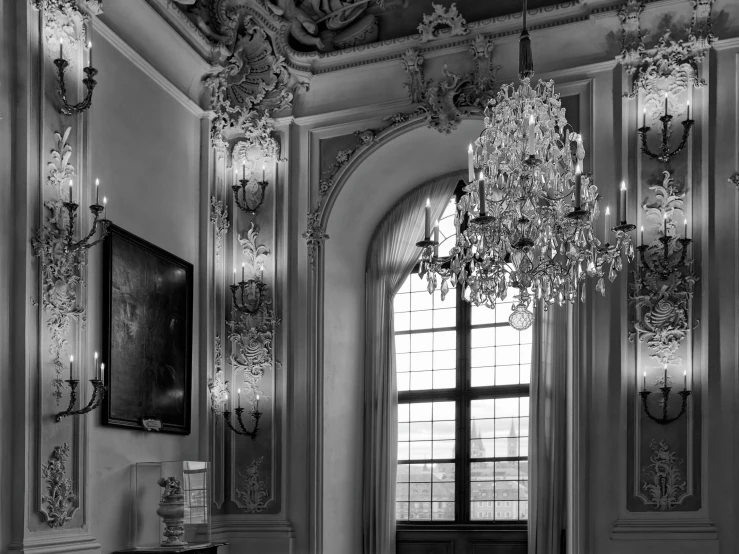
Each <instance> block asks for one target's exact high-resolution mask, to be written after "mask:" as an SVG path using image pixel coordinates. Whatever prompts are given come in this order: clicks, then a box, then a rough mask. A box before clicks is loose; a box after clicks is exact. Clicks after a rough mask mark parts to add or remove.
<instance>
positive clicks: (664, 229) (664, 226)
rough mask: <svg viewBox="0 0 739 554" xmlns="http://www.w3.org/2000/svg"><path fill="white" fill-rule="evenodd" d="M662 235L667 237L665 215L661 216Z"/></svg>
mask: <svg viewBox="0 0 739 554" xmlns="http://www.w3.org/2000/svg"><path fill="white" fill-rule="evenodd" d="M662 234H663V235H664V236H665V237H666V236H667V213H664V214H662Z"/></svg>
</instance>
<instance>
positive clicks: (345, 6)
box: [174, 0, 562, 52]
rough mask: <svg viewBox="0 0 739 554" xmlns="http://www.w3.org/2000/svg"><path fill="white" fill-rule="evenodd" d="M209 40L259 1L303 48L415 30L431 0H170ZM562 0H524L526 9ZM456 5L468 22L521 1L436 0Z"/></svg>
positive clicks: (227, 35)
mask: <svg viewBox="0 0 739 554" xmlns="http://www.w3.org/2000/svg"><path fill="white" fill-rule="evenodd" d="M174 2H176V3H177V4H179V6H180V8H181V9H182V10H183V11H184V12H185V13H186V14H187V16H188V18H190V19H191V20H192V21H193V23H195V25H197V26H198V28H199V29H200V30H201V31H202V32H203V33H204V34H205V35H206V36H208V37H209V38H210V39H211V40H213V41H216V42H220V43H223V44H226V45H229V44H233V42H234V38H233V37H234V36H235V32H234V30H235V29H236V28H238V27H239V24H240V22H241V21H242V20H243V17H244V8H246V7H249V6H250V5H251V6H254V7H256V6H259V7H261V8H263V9H267V10H268V11H269V12H271V13H272V14H273V15H275V16H277V17H279V18H282V19H284V20H287V21H288V22H289V23H290V38H289V42H290V46H291V47H292V48H293V49H295V50H297V51H303V52H331V51H334V50H343V49H346V48H352V47H355V46H361V45H365V44H370V43H373V42H378V41H385V40H391V39H396V38H400V37H405V36H410V35H413V34H416V33H417V32H418V31H417V28H418V25H419V24H420V23H421V21H422V20H423V16H424V14H430V13H432V12H433V11H434V8H433V7H432V3H434V2H432V0H174ZM561 2H562V0H529V9H530V10H533V9H538V8H542V7H546V6H554V5H557V4H559V3H561ZM435 3H436V4H440V5H442V6H444V7H445V8H450V7H451V6H452V5H453V4H456V7H457V9H458V10H459V13H460V14H461V15H462V17H463V18H464V19H465V20H466V21H467V23H472V22H475V21H480V20H484V19H490V18H493V17H499V16H505V15H509V14H512V13H516V12H519V11H520V10H521V6H522V0H458V1H457V2H452V1H451V0H438V1H437V2H435Z"/></svg>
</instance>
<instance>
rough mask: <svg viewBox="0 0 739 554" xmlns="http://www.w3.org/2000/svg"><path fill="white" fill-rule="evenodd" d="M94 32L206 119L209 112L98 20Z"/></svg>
mask: <svg viewBox="0 0 739 554" xmlns="http://www.w3.org/2000/svg"><path fill="white" fill-rule="evenodd" d="M95 31H96V32H97V33H99V35H100V36H101V37H103V38H104V39H105V40H107V41H108V42H109V43H110V44H111V46H113V47H114V48H115V49H116V50H118V51H119V52H120V53H121V54H123V56H124V57H125V58H126V59H127V60H129V61H130V62H131V63H132V64H134V65H135V66H136V67H137V68H138V69H140V70H141V71H142V72H143V73H144V74H145V75H147V76H148V77H149V78H151V80H153V81H154V82H155V83H156V84H158V85H159V86H160V87H161V88H162V89H164V90H165V91H166V92H167V93H169V95H170V96H172V97H173V98H174V99H175V100H177V101H178V102H179V103H180V104H182V105H183V106H184V107H185V108H186V109H187V110H188V111H189V112H190V113H192V114H193V115H195V116H196V117H201V118H202V117H208V115H207V114H208V113H211V112H209V111H206V110H204V109H203V108H201V107H200V106H199V105H198V104H197V103H196V102H195V101H193V100H192V99H191V98H190V97H189V96H187V94H185V93H184V92H182V91H181V90H180V89H179V88H177V86H175V85H174V84H173V83H172V81H170V80H169V79H167V78H166V77H165V76H164V75H162V74H161V73H160V72H159V70H157V69H156V68H155V67H154V66H153V65H151V64H150V63H149V62H148V61H146V60H145V59H144V58H143V57H142V56H141V55H140V54H139V53H138V52H136V51H135V50H134V49H133V48H131V47H130V46H129V45H128V43H127V42H126V41H124V40H123V39H122V38H121V37H120V36H118V35H117V34H116V33H115V32H114V31H113V30H112V29H111V28H110V27H108V26H107V25H106V24H105V23H103V22H102V21H100V20H97V21H95Z"/></svg>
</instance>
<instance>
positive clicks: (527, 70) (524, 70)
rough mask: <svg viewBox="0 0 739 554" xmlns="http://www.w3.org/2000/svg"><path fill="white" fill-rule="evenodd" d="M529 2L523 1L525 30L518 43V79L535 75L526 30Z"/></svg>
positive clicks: (529, 40) (529, 39) (522, 31)
mask: <svg viewBox="0 0 739 554" xmlns="http://www.w3.org/2000/svg"><path fill="white" fill-rule="evenodd" d="M527 4H528V0H523V28H522V29H521V38H520V39H519V42H518V77H519V79H525V78H529V77H531V76H532V75H533V74H534V54H533V53H532V51H531V38H530V37H529V31H528V30H527V29H526V12H527V11H528V10H527Z"/></svg>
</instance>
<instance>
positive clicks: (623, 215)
mask: <svg viewBox="0 0 739 554" xmlns="http://www.w3.org/2000/svg"><path fill="white" fill-rule="evenodd" d="M620 200H621V202H620V203H619V211H618V219H619V221H626V181H621V198H620Z"/></svg>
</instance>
